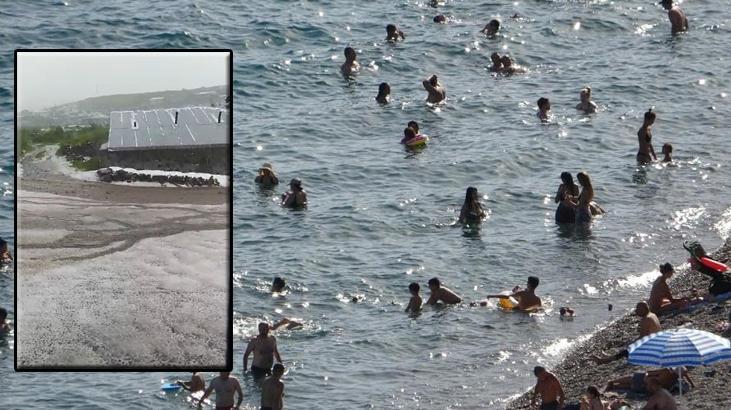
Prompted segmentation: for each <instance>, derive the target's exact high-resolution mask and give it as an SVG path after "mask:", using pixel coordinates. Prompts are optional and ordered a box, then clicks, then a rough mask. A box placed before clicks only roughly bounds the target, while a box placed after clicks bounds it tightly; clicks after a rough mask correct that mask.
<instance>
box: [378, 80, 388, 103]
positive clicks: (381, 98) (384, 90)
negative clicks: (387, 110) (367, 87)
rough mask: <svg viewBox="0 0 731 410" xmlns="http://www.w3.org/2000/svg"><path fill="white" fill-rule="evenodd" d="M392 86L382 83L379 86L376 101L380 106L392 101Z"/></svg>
mask: <svg viewBox="0 0 731 410" xmlns="http://www.w3.org/2000/svg"><path fill="white" fill-rule="evenodd" d="M390 95H391V86H390V85H388V83H381V84H380V85H379V86H378V95H377V96H376V101H377V102H378V103H379V104H388V103H389V102H390V101H391V97H390Z"/></svg>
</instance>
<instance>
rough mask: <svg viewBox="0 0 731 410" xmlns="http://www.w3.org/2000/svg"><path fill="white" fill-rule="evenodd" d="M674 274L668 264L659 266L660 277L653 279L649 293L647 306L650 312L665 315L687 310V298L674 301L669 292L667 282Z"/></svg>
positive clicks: (673, 270) (673, 269)
mask: <svg viewBox="0 0 731 410" xmlns="http://www.w3.org/2000/svg"><path fill="white" fill-rule="evenodd" d="M674 273H675V268H673V265H672V264H670V263H665V264H663V265H660V277H658V278H657V279H655V282H654V283H653V284H652V290H651V291H650V299H649V300H648V301H647V304H648V305H649V306H650V311H651V312H652V313H655V314H661V313H667V312H670V311H673V310H679V309H687V308H688V306H690V300H689V299H688V298H680V299H676V298H674V297H673V294H672V293H671V292H670V286H669V285H668V280H670V278H671V277H672V276H673V274H674Z"/></svg>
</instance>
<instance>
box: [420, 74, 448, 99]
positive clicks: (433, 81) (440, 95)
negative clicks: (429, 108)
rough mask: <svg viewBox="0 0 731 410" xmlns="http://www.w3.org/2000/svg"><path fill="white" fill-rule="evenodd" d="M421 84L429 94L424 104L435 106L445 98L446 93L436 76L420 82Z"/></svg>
mask: <svg viewBox="0 0 731 410" xmlns="http://www.w3.org/2000/svg"><path fill="white" fill-rule="evenodd" d="M421 84H422V85H423V86H424V89H425V90H426V91H427V92H428V93H429V96H428V97H427V98H426V102H428V103H432V104H436V103H438V102H441V101H444V99H445V98H447V92H446V90H445V89H444V86H443V85H442V84H441V83H440V82H439V78H437V76H436V74H435V75H432V76H431V77H429V78H428V79H426V80H424V81H422V82H421Z"/></svg>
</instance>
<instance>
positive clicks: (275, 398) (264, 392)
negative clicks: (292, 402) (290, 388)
mask: <svg viewBox="0 0 731 410" xmlns="http://www.w3.org/2000/svg"><path fill="white" fill-rule="evenodd" d="M283 393H284V383H282V381H281V380H277V379H276V378H275V377H269V378H267V379H266V380H264V382H262V384H261V407H262V408H271V409H272V410H281V409H282V408H283V407H284V406H283V404H282V394H283Z"/></svg>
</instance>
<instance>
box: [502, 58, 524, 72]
mask: <svg viewBox="0 0 731 410" xmlns="http://www.w3.org/2000/svg"><path fill="white" fill-rule="evenodd" d="M500 62H501V63H502V64H503V68H502V69H501V70H500V72H501V73H502V74H505V75H513V74H521V73H525V72H526V71H527V70H526V69H525V68H523V67H521V66H519V65H517V64H514V62H513V59H512V58H510V56H509V55H507V54H506V55H504V56H502V57H500Z"/></svg>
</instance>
